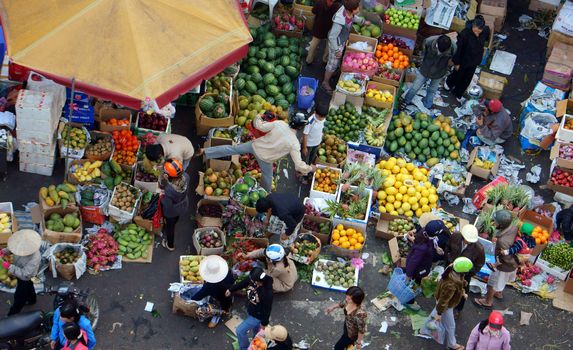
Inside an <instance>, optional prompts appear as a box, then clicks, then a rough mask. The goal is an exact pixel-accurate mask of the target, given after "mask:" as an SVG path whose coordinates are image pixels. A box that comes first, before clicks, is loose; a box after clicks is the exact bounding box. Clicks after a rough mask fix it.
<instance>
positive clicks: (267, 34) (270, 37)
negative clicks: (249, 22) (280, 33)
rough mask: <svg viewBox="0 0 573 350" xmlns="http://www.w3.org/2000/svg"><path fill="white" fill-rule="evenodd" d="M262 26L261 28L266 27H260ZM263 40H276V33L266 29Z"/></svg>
mask: <svg viewBox="0 0 573 350" xmlns="http://www.w3.org/2000/svg"><path fill="white" fill-rule="evenodd" d="M260 28H261V30H264V28H262V27H260ZM262 40H263V41H267V40H275V35H274V34H273V33H271V32H269V31H268V30H267V31H265V34H264V35H263V38H262Z"/></svg>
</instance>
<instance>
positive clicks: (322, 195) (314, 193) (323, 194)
mask: <svg viewBox="0 0 573 350" xmlns="http://www.w3.org/2000/svg"><path fill="white" fill-rule="evenodd" d="M317 168H319V169H327V168H328V169H331V170H336V171H338V174H339V176H342V170H341V169H337V168H332V167H329V166H324V165H317ZM315 174H316V173H315ZM314 180H315V175H313V176H312V183H311V185H310V194H309V195H308V197H309V198H322V199H330V200H333V201H335V200H336V198H337V195H338V191H339V190H340V185H337V187H336V191H335V192H334V193H327V192H322V191H317V190H314V189H313V188H314Z"/></svg>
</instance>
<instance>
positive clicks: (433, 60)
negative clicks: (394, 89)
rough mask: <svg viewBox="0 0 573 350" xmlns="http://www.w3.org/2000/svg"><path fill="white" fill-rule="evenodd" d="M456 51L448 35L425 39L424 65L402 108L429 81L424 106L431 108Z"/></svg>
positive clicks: (419, 70)
mask: <svg viewBox="0 0 573 350" xmlns="http://www.w3.org/2000/svg"><path fill="white" fill-rule="evenodd" d="M455 51H456V45H455V44H454V43H452V40H451V39H450V37H449V36H447V35H440V36H431V37H429V38H427V39H426V40H424V46H423V53H422V57H423V58H422V65H421V66H420V69H418V71H417V72H416V79H415V80H414V83H413V84H412V86H411V87H410V89H409V90H408V92H407V93H406V95H405V96H404V99H403V101H402V103H401V108H402V109H404V108H405V107H406V106H407V105H409V104H410V103H411V102H412V100H413V99H414V96H416V94H417V93H418V91H420V89H421V88H422V87H423V86H424V84H426V82H427V83H428V88H427V90H426V96H425V97H424V98H423V99H422V103H423V104H424V107H426V108H428V109H431V108H432V106H433V104H434V95H435V94H436V91H438V88H439V87H440V82H441V81H442V79H443V78H444V77H445V76H446V74H448V68H449V66H450V62H451V59H452V57H453V55H454V53H455Z"/></svg>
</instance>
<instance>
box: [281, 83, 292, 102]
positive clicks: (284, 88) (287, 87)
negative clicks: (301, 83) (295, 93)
mask: <svg viewBox="0 0 573 350" xmlns="http://www.w3.org/2000/svg"><path fill="white" fill-rule="evenodd" d="M292 90H293V87H292V84H291V83H290V82H289V83H286V84H283V85H282V88H281V91H282V93H283V94H284V95H285V96H288V95H289V94H291V93H292ZM291 103H292V102H291Z"/></svg>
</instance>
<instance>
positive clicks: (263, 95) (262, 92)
mask: <svg viewBox="0 0 573 350" xmlns="http://www.w3.org/2000/svg"><path fill="white" fill-rule="evenodd" d="M269 86H270V85H269ZM257 95H260V96H262V97H263V98H266V97H267V93H266V92H265V90H263V89H258V90H257Z"/></svg>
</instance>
